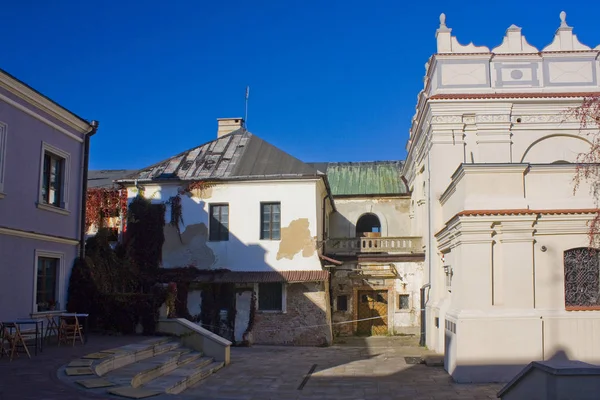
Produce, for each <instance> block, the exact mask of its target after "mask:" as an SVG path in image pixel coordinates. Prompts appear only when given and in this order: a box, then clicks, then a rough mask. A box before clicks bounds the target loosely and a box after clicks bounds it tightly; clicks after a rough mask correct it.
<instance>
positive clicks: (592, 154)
mask: <svg viewBox="0 0 600 400" xmlns="http://www.w3.org/2000/svg"><path fill="white" fill-rule="evenodd" d="M568 114H569V115H570V116H572V117H574V118H575V119H576V120H577V121H578V122H579V125H580V128H581V130H582V131H583V130H586V131H587V133H586V136H587V138H588V140H589V142H590V148H589V150H588V151H586V152H585V153H581V154H579V155H578V156H577V167H576V168H577V172H576V174H575V191H577V189H579V186H580V185H581V183H582V182H584V181H585V182H587V183H588V184H589V185H590V194H591V195H592V196H593V198H594V202H595V205H596V208H599V207H600V95H595V96H590V97H587V98H585V99H584V101H583V103H582V104H581V105H580V106H578V107H573V108H572V109H570V110H569V111H568ZM590 130H591V131H590ZM589 239H590V247H596V246H598V245H600V213H598V212H597V213H596V215H595V216H594V219H593V220H592V221H591V222H590V224H589Z"/></svg>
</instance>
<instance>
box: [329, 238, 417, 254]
mask: <svg viewBox="0 0 600 400" xmlns="http://www.w3.org/2000/svg"><path fill="white" fill-rule="evenodd" d="M326 246H327V252H331V253H335V254H355V253H418V252H421V251H422V250H421V238H420V237H360V238H332V239H328V240H327V244H326Z"/></svg>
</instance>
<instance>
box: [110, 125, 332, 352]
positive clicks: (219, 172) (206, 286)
mask: <svg viewBox="0 0 600 400" xmlns="http://www.w3.org/2000/svg"><path fill="white" fill-rule="evenodd" d="M198 181H204V182H210V183H209V185H208V186H206V187H204V188H203V189H201V190H200V189H199V190H191V191H190V192H185V189H186V188H187V187H188V185H189V184H190V183H192V182H198ZM118 182H119V183H121V184H124V185H125V186H126V187H127V189H128V197H129V198H130V199H133V198H134V197H135V196H137V195H138V194H142V195H143V196H144V197H145V198H147V199H151V200H152V202H154V203H167V204H169V203H170V202H171V201H172V199H173V198H175V197H178V198H179V199H180V201H181V207H182V221H178V222H177V223H175V224H174V225H172V224H171V223H170V222H171V221H170V217H169V216H170V215H171V207H172V206H167V211H166V214H165V217H166V222H167V225H166V226H165V242H164V245H163V249H162V267H163V268H178V267H188V266H193V267H195V268H197V269H199V270H202V271H208V272H210V273H205V274H202V275H200V276H198V277H197V279H196V280H195V282H194V283H193V284H192V287H191V289H192V290H191V291H190V292H189V294H188V304H187V307H188V311H189V313H190V314H191V316H192V317H195V319H196V320H198V321H199V320H200V317H201V314H205V315H208V314H211V315H213V314H215V313H216V315H217V316H218V315H219V312H223V315H221V317H220V318H221V319H220V320H218V321H217V322H214V320H212V319H211V320H210V321H209V322H208V323H207V322H206V319H205V318H202V322H203V323H204V324H208V325H210V324H225V325H226V329H225V330H224V331H219V330H218V329H217V331H218V332H219V333H222V334H223V335H225V336H227V338H228V339H232V340H234V341H235V342H242V341H244V340H246V339H248V338H247V337H246V336H247V335H245V334H247V333H248V332H250V331H251V333H252V337H253V339H252V340H253V341H254V342H255V343H269V344H288V343H289V344H309V345H318V344H329V343H331V324H330V321H331V316H330V300H329V298H330V297H329V272H327V271H326V270H324V269H323V268H322V265H321V250H320V245H319V244H320V243H321V242H322V241H323V237H324V231H325V225H324V219H325V218H326V216H327V215H329V213H331V211H332V210H333V203H332V201H331V197H330V196H328V193H329V189H328V186H327V179H326V177H325V176H324V175H323V174H321V173H319V172H318V171H317V170H316V169H315V168H313V167H311V166H310V165H308V164H305V163H303V162H302V161H300V160H298V159H296V158H294V157H292V156H291V155H289V154H287V153H285V152H283V151H282V150H280V149H278V148H276V147H275V146H273V145H271V144H269V143H267V142H265V141H264V140H262V139H260V138H259V137H257V136H255V135H253V134H251V133H250V132H248V131H247V130H246V129H245V128H244V121H243V119H241V118H237V119H236V118H234V119H220V120H219V128H218V137H217V138H216V139H215V140H213V141H210V142H208V143H206V144H203V145H201V146H198V147H195V148H193V149H190V150H187V151H185V152H183V153H181V154H179V155H176V156H174V157H171V158H169V159H168V160H165V161H163V162H160V163H158V164H155V165H153V166H150V167H148V168H144V169H142V170H140V171H138V172H136V173H135V174H133V175H130V176H128V177H127V178H124V179H120V180H118ZM215 285H220V289H219V290H220V292H219V293H217V292H216V291H215V292H214V293H213V292H211V296H213V297H211V298H210V299H209V298H208V297H207V296H208V292H209V291H210V290H212V289H210V288H214V287H215ZM253 293H254V294H255V295H256V299H255V301H256V307H255V309H256V317H255V319H254V323H253V325H252V324H250V326H249V321H250V319H251V317H250V315H251V314H254V312H253V311H252V312H251V310H250V309H251V304H252V302H253ZM208 300H210V303H208ZM203 305H204V309H203ZM221 310H222V311H221ZM232 310H234V311H235V312H228V311H232ZM208 325H207V327H208V328H213V327H214V326H208ZM310 327H312V328H310ZM228 329H229V331H227V330H228Z"/></svg>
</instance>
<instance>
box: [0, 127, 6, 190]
mask: <svg viewBox="0 0 600 400" xmlns="http://www.w3.org/2000/svg"><path fill="white" fill-rule="evenodd" d="M5 164H6V125H5V124H4V123H2V122H0V199H1V198H2V194H3V193H4V168H5Z"/></svg>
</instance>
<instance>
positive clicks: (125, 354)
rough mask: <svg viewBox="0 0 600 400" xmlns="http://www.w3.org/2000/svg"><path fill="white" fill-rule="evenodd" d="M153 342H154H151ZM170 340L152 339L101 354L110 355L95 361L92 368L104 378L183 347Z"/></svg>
mask: <svg viewBox="0 0 600 400" xmlns="http://www.w3.org/2000/svg"><path fill="white" fill-rule="evenodd" d="M152 340H153V342H151V341H152ZM169 340H170V339H169V338H160V339H151V340H148V341H145V342H146V343H144V342H142V343H136V344H129V345H126V346H122V347H117V348H115V349H111V350H105V351H102V352H100V353H109V352H110V353H109V356H108V357H104V358H101V359H99V360H97V361H95V362H94V363H93V364H92V366H91V368H92V370H93V371H94V373H95V374H96V375H98V376H104V375H106V374H107V373H109V372H110V371H113V370H115V369H119V368H122V367H124V366H126V365H129V364H133V363H135V362H138V361H141V360H145V359H148V358H151V357H154V356H157V355H159V354H163V353H166V352H168V351H171V350H175V349H178V348H179V347H181V343H180V342H178V341H177V342H176V341H169Z"/></svg>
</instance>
